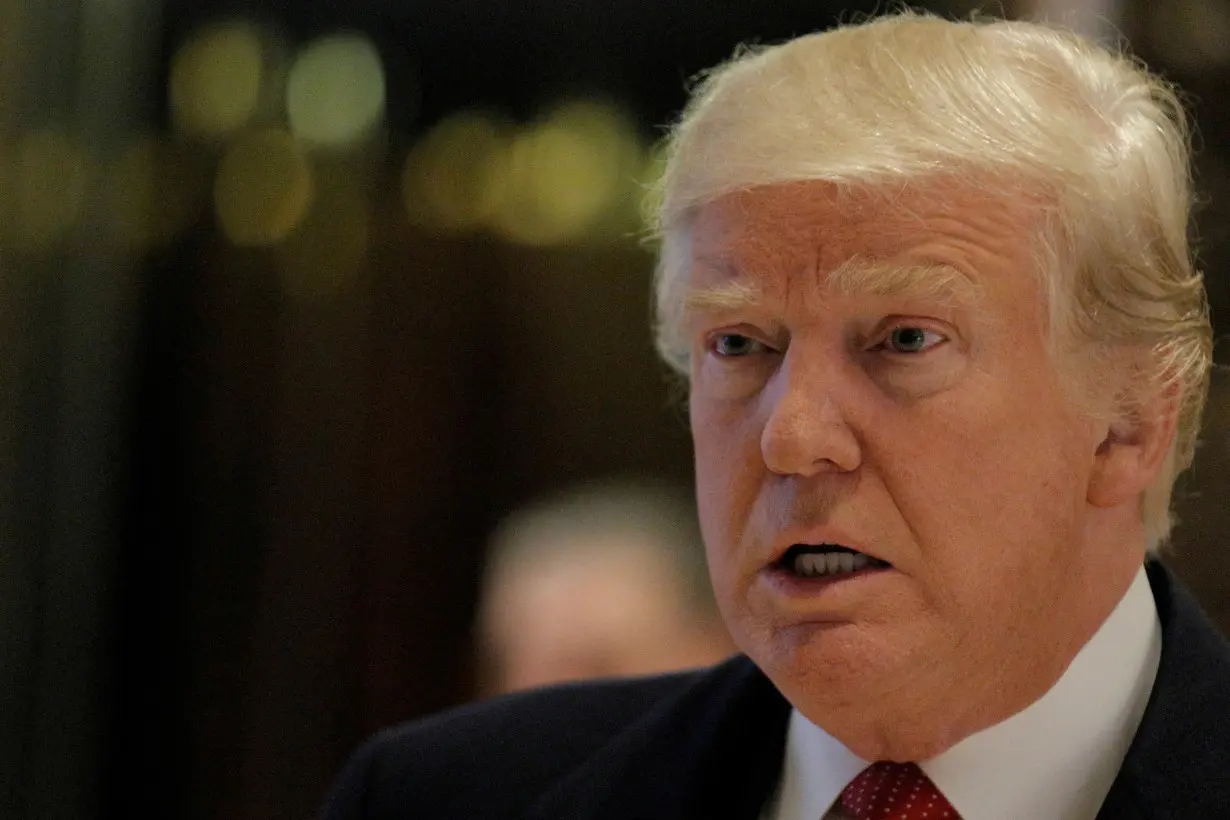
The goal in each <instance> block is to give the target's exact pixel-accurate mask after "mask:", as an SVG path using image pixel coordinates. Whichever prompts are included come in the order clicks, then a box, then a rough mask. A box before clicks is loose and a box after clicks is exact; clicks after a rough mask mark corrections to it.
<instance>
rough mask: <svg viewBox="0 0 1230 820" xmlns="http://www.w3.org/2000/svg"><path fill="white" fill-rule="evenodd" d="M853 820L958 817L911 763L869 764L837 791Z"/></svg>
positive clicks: (925, 777) (910, 819)
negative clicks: (839, 791) (843, 787)
mask: <svg viewBox="0 0 1230 820" xmlns="http://www.w3.org/2000/svg"><path fill="white" fill-rule="evenodd" d="M841 807H842V808H843V809H845V811H846V812H847V813H848V814H849V815H850V816H851V817H853V818H855V820H960V818H959V817H958V816H957V811H956V809H954V808H953V807H952V804H951V803H949V802H948V801H947V800H946V799H945V798H944V795H942V794H940V790H939V789H937V788H936V787H935V784H934V783H932V782H931V778H929V777H927V776H926V775H925V774H923V770H922V769H920V768H918V766H917V765H915V764H913V763H873V764H872V765H870V766H868V767H867V768H866V769H863V772H862V774H860V775H859V776H858V777H856V778H854V779H853V780H851V781H850V785H849V786H846V789H845V791H843V792H842V793H841Z"/></svg>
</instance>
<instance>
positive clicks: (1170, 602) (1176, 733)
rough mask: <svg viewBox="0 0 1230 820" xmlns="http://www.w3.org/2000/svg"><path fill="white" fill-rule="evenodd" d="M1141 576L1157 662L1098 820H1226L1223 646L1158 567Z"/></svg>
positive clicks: (1228, 778)
mask: <svg viewBox="0 0 1230 820" xmlns="http://www.w3.org/2000/svg"><path fill="white" fill-rule="evenodd" d="M1147 569H1148V573H1149V583H1150V585H1151V586H1152V588H1153V597H1154V600H1155V601H1156V602H1157V610H1158V617H1159V618H1160V620H1161V622H1162V656H1161V660H1160V662H1159V664H1158V670H1157V679H1156V680H1155V681H1154V684H1153V692H1152V694H1151V695H1150V697H1149V705H1148V707H1147V708H1146V709H1145V714H1144V717H1143V718H1142V719H1141V723H1140V728H1139V729H1138V730H1137V732H1136V737H1135V739H1134V740H1133V741H1132V745H1131V747H1130V748H1129V749H1128V753H1127V757H1126V758H1124V761H1123V766H1122V768H1120V770H1119V776H1118V778H1116V780H1115V782H1114V785H1113V786H1112V787H1111V790H1110V794H1108V795H1107V797H1106V801H1105V802H1104V804H1103V806H1102V810H1101V811H1100V812H1099V813H1098V820H1154V819H1155V818H1176V819H1180V818H1181V819H1182V820H1188V818H1191V820H1204V818H1212V817H1230V773H1228V772H1230V647H1228V646H1227V644H1226V642H1225V640H1224V639H1223V638H1222V636H1221V635H1220V633H1218V631H1217V629H1216V628H1215V627H1214V626H1213V624H1212V623H1211V622H1210V621H1209V619H1208V617H1207V616H1206V615H1205V614H1204V613H1203V612H1202V611H1201V610H1200V607H1199V605H1198V604H1197V603H1196V601H1195V599H1194V598H1192V596H1191V594H1190V593H1189V592H1188V591H1187V590H1186V589H1184V588H1183V587H1182V585H1180V584H1179V583H1178V581H1177V580H1175V578H1174V577H1173V576H1172V575H1171V574H1170V572H1169V571H1168V570H1167V569H1166V568H1165V567H1163V566H1162V565H1161V564H1160V563H1158V562H1157V561H1150V562H1149V564H1148V567H1147Z"/></svg>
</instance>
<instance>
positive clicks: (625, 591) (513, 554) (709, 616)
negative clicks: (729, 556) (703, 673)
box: [478, 482, 733, 693]
mask: <svg viewBox="0 0 1230 820" xmlns="http://www.w3.org/2000/svg"><path fill="white" fill-rule="evenodd" d="M478 643H479V647H480V652H481V657H482V660H483V664H482V666H483V668H484V670H485V673H486V674H485V675H484V677H485V679H486V681H485V683H486V685H485V687H484V688H485V690H486V692H487V693H499V692H508V691H513V690H516V689H525V688H530V687H534V686H541V685H543V684H549V683H559V682H564V681H572V680H581V679H584V678H598V677H615V676H631V675H645V674H649V673H654V672H669V671H675V670H680V669H685V668H688V667H698V666H707V665H709V664H711V663H716V662H717V661H719V660H721V659H722V658H725V657H726V656H727V655H729V654H730V653H731V652H732V651H733V647H732V646H731V644H730V640H729V638H728V636H727V635H726V634H725V627H724V626H723V624H722V622H721V619H720V617H719V616H718V613H717V608H716V606H715V604H714V601H713V593H712V590H711V589H710V587H709V581H708V574H707V571H706V568H705V553H704V547H703V545H702V544H701V539H700V531H699V529H698V527H697V525H696V513H695V508H694V505H689V504H688V502H687V501H686V498H680V497H677V495H676V493H674V492H672V491H670V490H668V489H666V488H665V487H661V488H660V487H655V486H652V485H651V484H648V483H645V484H637V483H633V482H604V483H597V484H594V485H589V486H585V487H581V488H578V489H574V490H571V491H568V492H565V493H563V494H560V495H558V496H555V497H551V498H548V499H544V500H542V501H540V502H538V503H536V504H533V505H531V506H529V507H526V508H523V509H520V510H517V511H516V512H514V513H513V514H512V515H511V516H509V517H508V518H507V519H505V521H504V522H502V524H501V525H500V527H499V528H498V529H497V530H496V532H495V534H494V535H493V536H492V539H491V545H490V548H489V552H488V561H487V566H486V570H485V572H484V576H483V582H482V589H481V595H480V605H479V616H478Z"/></svg>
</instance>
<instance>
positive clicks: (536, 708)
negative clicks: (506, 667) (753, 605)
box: [325, 667, 722, 820]
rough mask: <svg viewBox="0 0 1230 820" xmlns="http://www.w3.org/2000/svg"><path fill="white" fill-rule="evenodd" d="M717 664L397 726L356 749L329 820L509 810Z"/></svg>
mask: <svg viewBox="0 0 1230 820" xmlns="http://www.w3.org/2000/svg"><path fill="white" fill-rule="evenodd" d="M721 670H722V667H718V668H716V669H714V670H709V671H703V672H688V673H680V674H673V675H664V676H656V677H650V678H637V679H630V680H611V681H601V682H593V683H581V684H567V685H561V686H553V687H549V688H545V689H540V690H534V691H530V692H524V693H518V694H513V695H507V696H503V697H499V698H494V699H492V700H487V701H480V702H477V703H472V704H468V705H466V706H462V707H459V708H455V709H451V710H449V711H447V712H443V713H440V714H438V715H433V716H430V717H427V718H423V719H420V720H415V721H412V722H409V723H405V724H402V725H400V726H396V727H393V728H391V729H388V730H385V731H383V732H381V733H379V734H378V735H376V736H375V737H374V738H372V739H371V740H369V741H368V742H367V743H366V744H364V746H363V747H362V748H361V749H360V750H359V751H358V752H357V753H356V754H355V755H354V757H353V758H352V759H351V761H350V763H349V765H348V766H347V768H346V770H345V771H344V772H343V773H342V775H341V776H340V777H339V778H338V781H337V783H336V785H335V788H334V792H333V796H332V798H331V800H330V802H329V806H328V808H327V809H326V814H325V817H326V818H327V820H343V819H344V820H352V818H354V819H357V818H363V820H383V818H393V817H397V818H404V817H406V816H407V812H408V811H412V812H413V813H414V815H415V816H417V815H419V814H422V815H423V816H432V817H440V818H451V817H458V818H461V817H467V818H473V817H484V816H508V815H511V814H513V813H514V810H515V809H517V808H519V807H521V806H524V805H527V804H529V803H530V802H532V801H533V800H534V799H535V798H537V797H538V795H539V794H541V793H542V792H543V791H544V790H545V789H546V788H548V787H549V786H550V785H551V784H553V783H554V782H555V781H557V780H558V779H559V778H562V777H564V776H566V775H567V774H568V773H569V772H571V771H572V770H573V769H574V768H576V767H577V766H579V765H580V764H581V763H583V762H584V761H585V760H587V759H589V758H590V757H591V756H592V755H594V754H595V753H596V752H597V751H598V750H599V749H600V748H602V747H603V746H604V745H606V744H607V743H608V742H610V741H611V739H612V738H614V737H616V736H618V735H620V734H622V733H624V732H626V731H628V730H629V729H630V727H632V726H634V725H635V724H637V723H638V722H639V721H640V720H641V719H642V718H643V717H645V716H646V715H648V714H650V713H652V712H654V711H656V710H658V709H660V708H662V705H663V704H666V703H670V702H676V701H678V700H679V699H680V698H681V696H683V695H684V694H685V693H686V692H688V691H689V690H691V689H693V688H695V687H697V686H698V685H701V686H703V684H704V682H705V681H706V679H709V678H712V677H714V676H720V675H721Z"/></svg>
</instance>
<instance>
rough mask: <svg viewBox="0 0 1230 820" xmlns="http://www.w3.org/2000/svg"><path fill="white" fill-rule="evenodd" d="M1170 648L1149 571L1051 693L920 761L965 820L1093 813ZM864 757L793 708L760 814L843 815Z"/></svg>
mask: <svg viewBox="0 0 1230 820" xmlns="http://www.w3.org/2000/svg"><path fill="white" fill-rule="evenodd" d="M1161 651H1162V627H1161V623H1160V621H1159V620H1158V617H1157V606H1156V604H1155V603H1154V600H1153V593H1152V590H1151V589H1150V588H1149V579H1148V577H1147V576H1146V575H1145V570H1144V567H1141V569H1140V572H1139V573H1138V574H1137V575H1136V578H1135V580H1133V582H1132V585H1131V587H1129V588H1128V591H1127V593H1126V594H1125V595H1124V596H1123V600H1121V601H1120V602H1119V604H1118V605H1117V606H1116V607H1115V609H1114V611H1113V612H1111V614H1110V617H1108V618H1107V619H1106V622H1105V623H1103V624H1102V626H1101V627H1100V628H1099V629H1098V631H1097V632H1095V633H1094V635H1093V637H1092V638H1090V639H1089V642H1088V643H1086V644H1085V646H1084V647H1083V648H1082V649H1081V650H1080V652H1078V653H1077V655H1076V657H1075V658H1074V659H1073V660H1072V663H1071V665H1070V666H1069V667H1068V670H1067V671H1066V672H1064V674H1063V676H1062V677H1060V679H1059V681H1058V682H1057V683H1056V684H1055V685H1054V686H1053V687H1051V689H1050V691H1048V692H1047V693H1046V694H1045V695H1043V696H1042V697H1041V698H1039V699H1038V700H1037V701H1035V702H1034V703H1033V704H1031V705H1030V706H1028V707H1027V708H1025V709H1024V710H1022V711H1020V712H1018V713H1016V714H1015V715H1013V716H1012V717H1010V718H1008V719H1007V720H1004V721H1003V722H1001V723H998V724H996V725H995V726H992V727H990V728H988V729H984V730H983V731H981V732H978V733H976V734H973V735H970V736H969V737H967V738H966V739H965V740H962V741H961V742H960V743H958V744H956V745H955V746H953V747H952V748H951V749H949V750H948V751H946V752H944V753H943V754H941V755H939V756H937V757H935V758H932V759H931V760H927V761H922V762H920V763H919V765H920V766H921V767H922V770H923V771H924V772H926V773H927V776H928V777H930V778H931V780H932V781H933V782H934V783H935V785H936V786H937V787H938V788H939V790H940V791H941V792H942V793H943V794H944V796H945V797H946V798H948V801H949V802H950V803H952V805H953V807H954V808H955V809H956V810H957V813H958V814H959V815H960V816H961V819H962V820H1094V818H1095V817H1096V816H1097V813H1098V809H1099V807H1100V806H1101V805H1102V801H1103V800H1104V799H1105V798H1106V795H1107V793H1108V792H1109V791H1110V787H1111V784H1112V783H1113V782H1114V780H1115V777H1116V775H1117V774H1118V772H1119V767H1120V766H1121V765H1122V763H1123V758H1124V756H1125V755H1126V754H1127V750H1128V746H1129V745H1130V744H1131V742H1132V737H1133V736H1134V735H1135V734H1136V729H1137V727H1138V726H1139V725H1140V720H1141V717H1142V716H1143V715H1144V711H1145V705H1146V704H1147V703H1148V700H1149V693H1150V692H1151V691H1152V690H1153V680H1154V678H1155V677H1156V676H1157V665H1158V660H1159V658H1160V656H1161ZM867 765H868V762H867V761H865V760H860V759H859V758H858V757H856V756H855V755H854V754H853V753H852V752H851V751H850V750H848V749H847V748H846V747H845V746H843V745H841V743H839V742H838V741H837V740H835V739H834V738H833V737H832V736H830V735H829V734H828V733H827V732H825V731H824V730H823V729H821V728H820V727H818V726H816V725H815V724H814V723H812V722H811V721H809V720H808V719H807V718H805V717H803V716H802V715H801V714H800V713H799V712H798V710H797V709H796V710H795V711H794V712H792V714H791V716H790V725H789V730H788V732H787V737H786V751H785V760H784V765H783V768H782V777H781V781H780V782H779V783H778V788H777V793H776V795H775V796H774V798H773V800H772V801H771V802H770V803H769V805H768V807H767V808H766V810H765V811H764V812H763V813H762V820H824V819H825V818H827V820H839V819H840V818H843V817H844V816H845V815H844V814H843V813H842V812H841V810H840V809H839V808H837V807H835V806H834V803H835V802H836V801H837V799H838V797H840V795H841V792H842V790H843V789H844V788H845V787H846V785H847V784H849V782H850V781H851V780H853V779H854V778H855V777H856V776H857V775H858V774H859V772H861V771H862V770H863V769H864V768H865V767H866V766H867Z"/></svg>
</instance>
